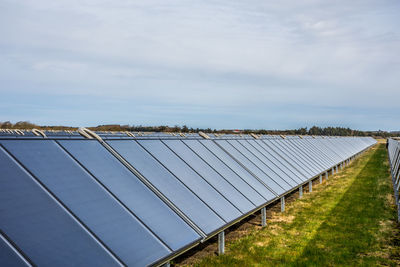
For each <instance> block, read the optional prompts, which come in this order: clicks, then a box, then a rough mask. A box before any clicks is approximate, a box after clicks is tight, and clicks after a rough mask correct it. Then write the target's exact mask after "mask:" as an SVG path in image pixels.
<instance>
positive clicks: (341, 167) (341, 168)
mask: <svg viewBox="0 0 400 267" xmlns="http://www.w3.org/2000/svg"><path fill="white" fill-rule="evenodd" d="M340 170H343V162H342V163H340Z"/></svg>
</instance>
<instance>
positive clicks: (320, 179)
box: [319, 174, 322, 184]
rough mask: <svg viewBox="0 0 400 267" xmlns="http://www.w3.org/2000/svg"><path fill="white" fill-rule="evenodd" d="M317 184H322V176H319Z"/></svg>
mask: <svg viewBox="0 0 400 267" xmlns="http://www.w3.org/2000/svg"><path fill="white" fill-rule="evenodd" d="M319 183H320V184H322V174H320V175H319Z"/></svg>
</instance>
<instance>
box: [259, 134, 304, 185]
mask: <svg viewBox="0 0 400 267" xmlns="http://www.w3.org/2000/svg"><path fill="white" fill-rule="evenodd" d="M255 142H256V143H257V144H258V145H259V146H260V147H261V148H263V151H264V152H266V153H268V154H269V155H271V156H272V157H274V158H275V159H276V160H277V161H281V160H283V161H284V162H286V164H285V166H287V167H288V169H289V170H291V171H292V172H293V173H294V174H295V175H296V176H297V177H299V178H300V179H301V180H302V181H303V182H304V181H306V180H307V179H308V176H307V174H306V172H305V171H303V170H302V169H301V168H299V167H297V165H296V163H295V162H294V161H293V160H292V159H291V158H290V157H288V156H287V155H286V154H284V153H279V151H278V150H277V149H276V148H275V149H273V148H272V146H268V145H267V144H266V143H264V140H255ZM275 150H277V151H275Z"/></svg>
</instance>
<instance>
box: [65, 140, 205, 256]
mask: <svg viewBox="0 0 400 267" xmlns="http://www.w3.org/2000/svg"><path fill="white" fill-rule="evenodd" d="M58 142H59V143H60V144H61V145H62V146H63V147H64V148H65V149H66V150H67V151H68V152H69V153H71V155H72V156H73V157H74V158H75V159H77V160H78V161H79V162H80V163H81V164H82V165H83V166H84V167H85V168H86V169H87V170H88V171H89V172H90V173H92V174H93V175H94V176H95V177H96V178H97V179H98V180H99V181H100V182H101V183H102V184H103V185H104V186H105V187H107V188H108V190H110V191H111V192H113V194H114V195H115V196H116V197H117V198H118V199H119V200H120V201H121V202H122V203H123V204H124V205H125V206H126V207H127V208H128V209H130V210H131V212H132V213H134V214H135V215H136V216H137V217H138V218H139V219H140V220H141V221H142V222H143V223H144V224H145V225H146V226H147V227H148V228H150V230H151V231H152V232H153V233H154V234H155V235H157V236H158V237H159V238H160V239H161V240H163V241H164V242H165V243H166V244H167V245H168V246H169V247H170V248H171V249H172V250H178V249H180V248H182V247H184V246H186V245H187V244H190V243H193V242H194V241H196V240H198V239H200V236H199V235H198V234H197V233H196V232H195V231H194V230H193V229H192V228H191V227H190V226H189V225H187V224H186V223H185V222H184V221H183V220H182V219H181V218H180V217H179V216H178V215H177V214H176V213H175V212H174V211H172V210H171V209H170V208H169V207H168V206H167V205H166V204H165V203H164V202H163V201H162V200H161V199H159V198H158V197H157V196H156V195H155V194H154V193H153V192H152V191H151V190H150V189H149V188H147V187H146V186H145V185H144V184H143V183H142V182H141V181H140V180H139V179H138V178H137V177H136V176H135V175H134V174H132V173H131V172H130V171H129V170H128V169H127V168H125V166H124V165H123V164H122V163H121V162H119V161H118V160H117V159H116V158H115V157H114V156H113V155H112V154H110V153H109V152H108V151H107V150H106V149H105V148H104V147H103V146H102V145H101V144H100V143H99V142H97V141H95V140H61V141H58ZM154 218H158V219H157V220H154Z"/></svg>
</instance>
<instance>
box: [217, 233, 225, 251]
mask: <svg viewBox="0 0 400 267" xmlns="http://www.w3.org/2000/svg"><path fill="white" fill-rule="evenodd" d="M224 253H225V232H224V231H222V232H221V233H219V234H218V255H222V254H224Z"/></svg>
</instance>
